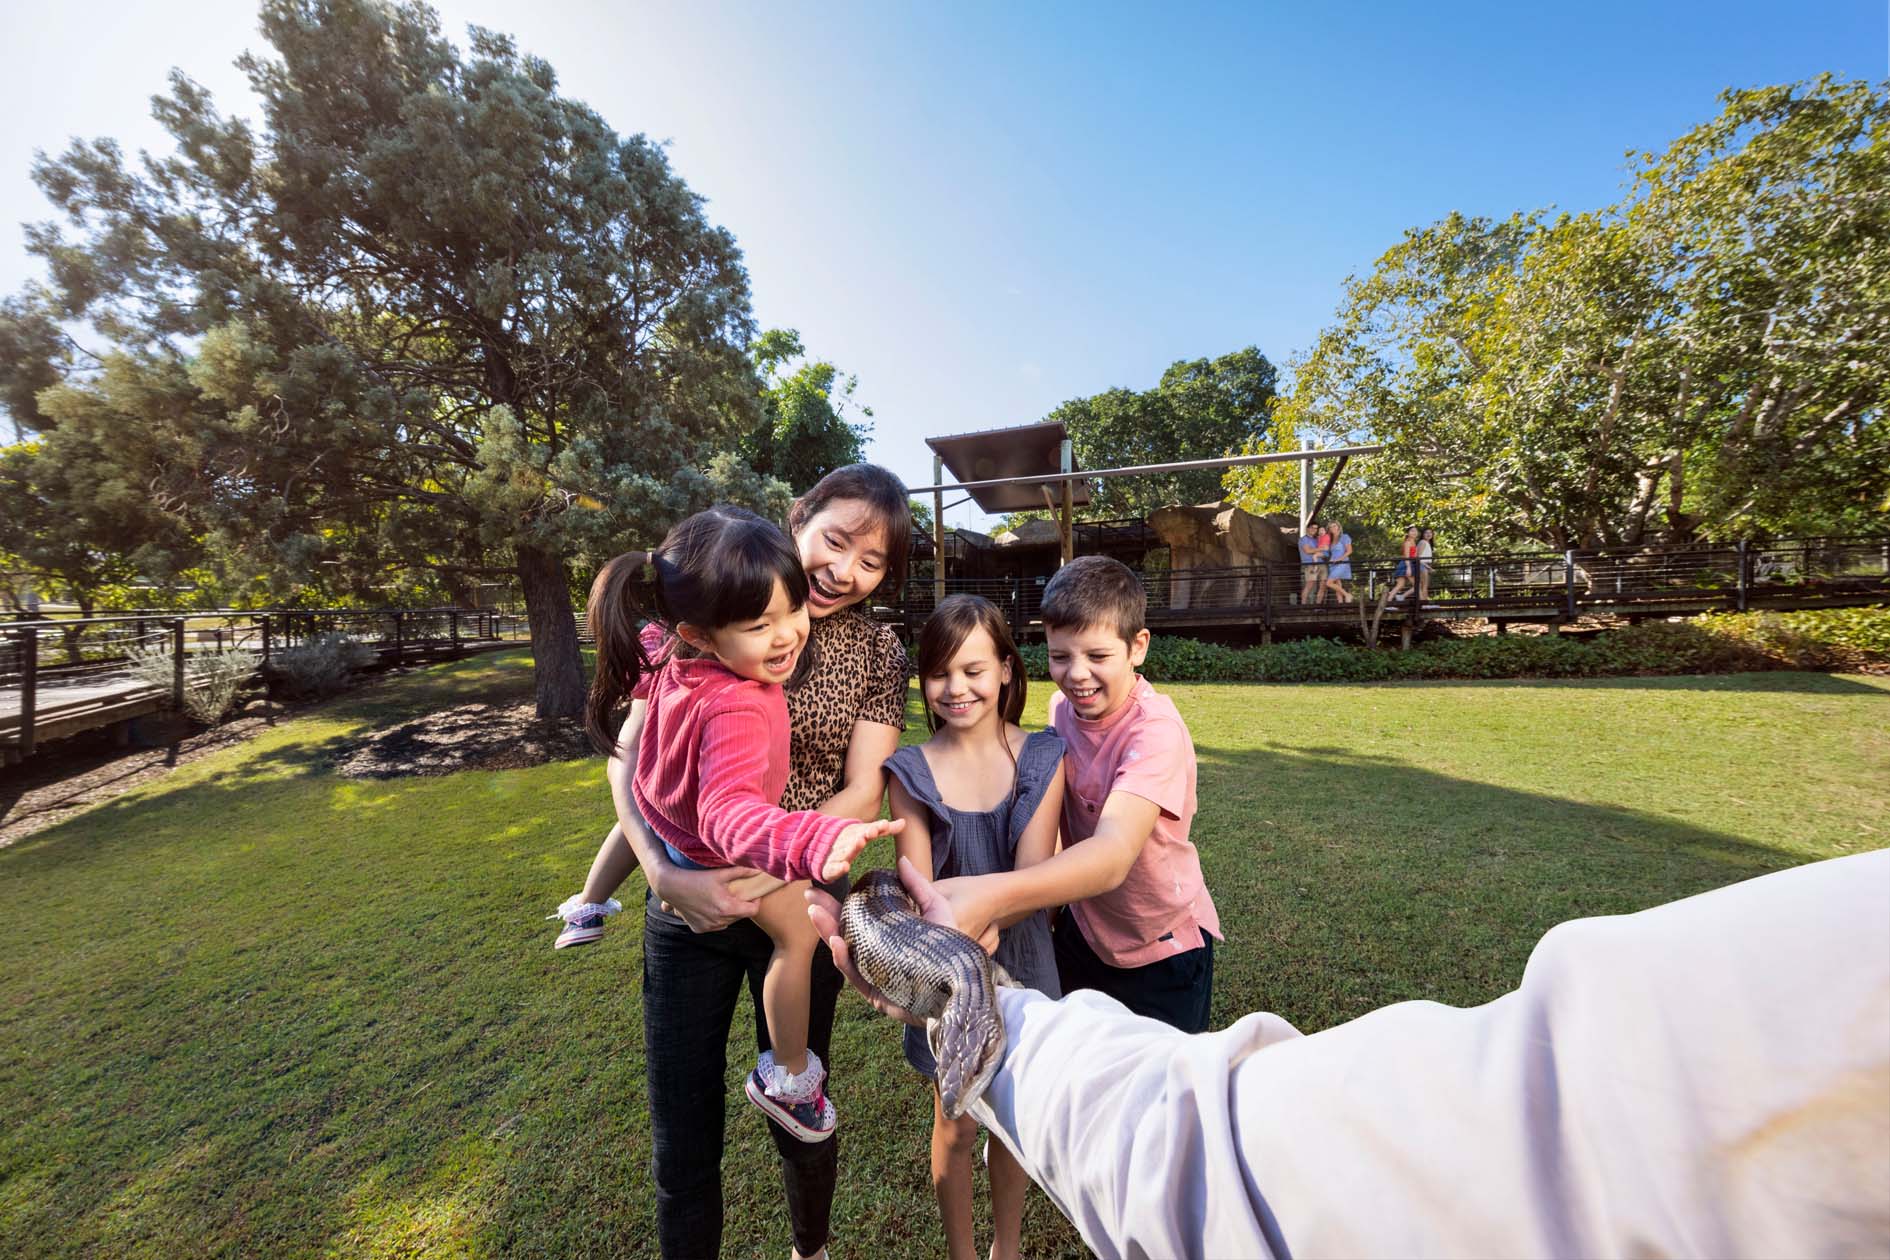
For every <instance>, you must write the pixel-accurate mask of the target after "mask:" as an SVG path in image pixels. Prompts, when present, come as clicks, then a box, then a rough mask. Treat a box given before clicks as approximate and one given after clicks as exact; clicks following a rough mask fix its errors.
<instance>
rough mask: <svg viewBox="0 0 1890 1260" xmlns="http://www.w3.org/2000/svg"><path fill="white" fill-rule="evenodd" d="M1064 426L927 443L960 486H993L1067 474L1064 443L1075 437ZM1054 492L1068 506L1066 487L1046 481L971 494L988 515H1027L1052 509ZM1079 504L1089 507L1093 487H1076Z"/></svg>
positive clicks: (1048, 425) (1025, 428)
mask: <svg viewBox="0 0 1890 1260" xmlns="http://www.w3.org/2000/svg"><path fill="white" fill-rule="evenodd" d="M1069 435H1070V434H1069V430H1068V429H1066V428H1065V427H1064V425H1063V422H1062V421H1061V420H1052V421H1048V422H1046V423H1043V424H1020V425H1017V426H1015V427H1014V428H1009V429H986V430H984V431H982V432H980V433H960V434H956V435H953V436H948V437H934V438H927V439H925V444H926V445H927V446H929V447H931V448H932V450H933V451H935V452H936V453H937V454H938V456H939V457H940V458H941V459H943V460H944V461H945V467H946V468H948V469H949V470H950V471H951V474H952V477H953V479H954V480H957V481H992V480H995V479H996V478H999V477H1030V476H1035V475H1036V474H1039V473H1047V474H1050V475H1052V476H1054V475H1055V474H1057V473H1059V472H1061V471H1062V470H1063V439H1064V438H1067V437H1068V436H1069ZM1046 486H1048V487H1049V489H1050V494H1051V498H1052V500H1054V502H1056V503H1058V504H1061V503H1062V501H1063V488H1062V485H1061V484H1060V483H1058V482H1055V481H1045V482H1041V483H1038V484H1036V485H1029V484H1022V485H1009V486H980V487H978V488H977V489H974V490H968V491H966V493H967V494H969V495H970V496H971V498H972V501H973V502H974V503H976V504H977V505H978V506H979V507H980V508H981V509H983V510H984V511H986V512H992V513H999V512H1027V511H1030V510H1031V509H1033V508H1036V509H1043V508H1047V507H1049V506H1050V505H1051V503H1050V501H1046V500H1045V499H1044V497H1043V493H1044V487H1046ZM1074 501H1075V502H1076V503H1079V504H1081V503H1088V502H1089V483H1088V482H1086V481H1079V482H1077V483H1076V493H1075V496H1074Z"/></svg>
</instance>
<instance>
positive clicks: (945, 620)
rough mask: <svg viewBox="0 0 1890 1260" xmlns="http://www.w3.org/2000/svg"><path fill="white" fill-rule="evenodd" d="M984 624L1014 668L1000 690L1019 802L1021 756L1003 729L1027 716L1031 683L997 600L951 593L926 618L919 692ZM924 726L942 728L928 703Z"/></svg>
mask: <svg viewBox="0 0 1890 1260" xmlns="http://www.w3.org/2000/svg"><path fill="white" fill-rule="evenodd" d="M980 627H983V629H984V632H985V633H986V634H988V635H990V636H991V643H992V645H993V646H994V647H996V648H997V655H998V660H999V661H1001V662H1004V663H1007V664H1009V665H1010V667H1011V680H1010V681H1009V682H1007V683H1005V684H1004V685H1003V686H1002V687H1000V688H998V717H999V719H1000V720H999V722H998V739H999V741H1000V742H1002V743H1003V745H1004V752H1005V754H1006V755H1007V756H1009V757H1010V759H1011V799H1012V801H1013V802H1015V801H1016V799H1017V754H1016V753H1015V752H1012V751H1011V737H1010V733H1009V731H1007V730H1006V729H1005V728H1006V727H1007V726H1011V725H1015V724H1016V722H1017V719H1018V718H1020V717H1022V716H1023V715H1024V692H1025V690H1026V688H1027V685H1028V684H1027V683H1026V682H1025V679H1024V655H1023V653H1021V652H1019V651H1018V650H1017V642H1016V640H1014V639H1012V638H1011V627H1010V625H1009V623H1007V622H1006V621H1005V620H1004V614H1003V613H1001V612H999V611H998V607H997V605H996V604H993V603H992V602H991V601H990V600H988V599H986V598H984V597H983V596H982V595H947V596H946V597H945V598H944V599H943V600H940V601H939V605H938V608H937V609H936V610H934V611H933V613H932V615H931V617H930V618H928V619H927V620H926V623H925V629H923V630H921V631H919V694H920V696H924V694H925V680H926V679H928V678H930V677H932V676H933V675H935V674H942V673H944V672H945V670H946V668H947V667H948V666H950V665H951V663H952V657H954V656H956V655H958V649H959V648H961V647H963V646H964V645H965V640H966V639H967V638H969V637H970V635H971V632H972V631H973V630H976V629H978V628H980ZM925 725H926V729H927V730H932V731H936V730H937V729H938V728H939V718H938V714H936V713H934V712H933V711H932V706H931V705H930V704H927V705H926V706H925Z"/></svg>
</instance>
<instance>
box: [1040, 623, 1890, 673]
mask: <svg viewBox="0 0 1890 1260" xmlns="http://www.w3.org/2000/svg"><path fill="white" fill-rule="evenodd" d="M1023 653H1024V662H1025V664H1026V666H1028V668H1029V670H1030V675H1031V677H1033V678H1047V677H1049V674H1048V672H1047V671H1048V662H1047V659H1046V654H1045V649H1044V646H1043V644H1041V643H1033V644H1028V645H1026V646H1025V647H1024V649H1023ZM1886 663H1890V608H1884V607H1878V608H1832V609H1814V610H1808V611H1804V612H1789V613H1737V614H1734V613H1715V614H1711V615H1708V616H1705V617H1695V618H1693V619H1691V620H1688V621H1678V622H1673V621H1650V622H1644V623H1642V624H1641V625H1638V626H1627V627H1624V628H1622V629H1619V630H1608V631H1604V632H1602V633H1601V634H1598V635H1596V636H1594V637H1593V638H1591V639H1586V640H1582V639H1572V638H1564V637H1562V636H1560V635H1553V634H1543V635H1522V634H1510V635H1486V636H1482V637H1479V638H1474V639H1439V640H1434V641H1431V642H1428V643H1421V644H1419V645H1418V646H1416V647H1414V648H1412V649H1411V650H1410V651H1409V652H1399V651H1386V650H1378V651H1371V650H1368V649H1365V648H1362V647H1355V646H1353V645H1351V644H1346V643H1339V642H1336V641H1334V640H1331V639H1297V640H1294V641H1292V642H1287V643H1274V644H1270V645H1268V646H1265V647H1250V648H1231V647H1223V646H1222V645H1220V644H1218V643H1203V642H1201V641H1199V640H1197V639H1181V638H1170V637H1167V636H1160V637H1157V638H1156V639H1154V640H1153V641H1152V642H1151V643H1150V644H1149V650H1148V660H1147V661H1146V662H1145V663H1144V664H1143V666H1142V672H1143V673H1144V674H1146V675H1147V676H1148V677H1149V678H1150V679H1152V680H1154V681H1156V682H1380V681H1384V680H1388V679H1400V678H1594V677H1600V676H1604V675H1610V674H1722V673H1732V672H1737V671H1745V670H1765V669H1856V668H1860V667H1865V666H1871V665H1882V664H1886Z"/></svg>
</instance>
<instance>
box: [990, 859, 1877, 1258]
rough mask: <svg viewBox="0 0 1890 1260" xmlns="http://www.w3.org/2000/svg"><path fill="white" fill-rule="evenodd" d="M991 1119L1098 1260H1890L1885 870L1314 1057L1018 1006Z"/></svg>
mask: <svg viewBox="0 0 1890 1260" xmlns="http://www.w3.org/2000/svg"><path fill="white" fill-rule="evenodd" d="M1000 1001H1001V1003H1002V1007H1003V1012H1004V1017H1005V1023H1006V1026H1007V1028H1008V1031H1009V1049H1008V1051H1007V1056H1006V1059H1005V1063H1004V1066H1003V1068H1002V1069H1001V1070H1000V1071H999V1073H998V1075H997V1077H996V1078H995V1079H994V1080H993V1082H992V1084H991V1086H990V1089H989V1090H988V1092H987V1093H986V1095H985V1097H984V1098H983V1099H982V1100H980V1101H979V1102H978V1103H977V1104H975V1106H974V1112H975V1113H976V1114H977V1116H978V1119H979V1120H980V1121H982V1122H983V1123H985V1124H986V1125H987V1126H988V1127H990V1128H991V1130H992V1131H993V1132H994V1133H996V1134H997V1135H998V1136H999V1137H1000V1138H1001V1139H1002V1140H1003V1141H1004V1143H1005V1144H1006V1145H1007V1146H1008V1147H1010V1149H1011V1150H1012V1151H1013V1152H1014V1153H1016V1154H1017V1156H1018V1158H1019V1160H1020V1162H1021V1163H1022V1164H1023V1166H1024V1168H1025V1169H1027V1170H1028V1171H1029V1173H1030V1175H1031V1177H1032V1179H1033V1180H1035V1181H1036V1182H1037V1184H1038V1185H1040V1186H1042V1187H1043V1188H1044V1190H1045V1192H1046V1193H1048V1194H1049V1196H1050V1197H1051V1198H1052V1199H1053V1200H1054V1201H1055V1202H1056V1204H1057V1206H1058V1207H1059V1208H1061V1209H1062V1210H1063V1211H1064V1213H1065V1214H1066V1215H1067V1216H1068V1217H1069V1218H1070V1220H1071V1221H1073V1222H1074V1223H1075V1224H1076V1226H1077V1228H1078V1229H1079V1230H1080V1231H1081V1233H1082V1235H1083V1239H1084V1241H1085V1242H1087V1243H1088V1244H1089V1246H1090V1247H1091V1248H1092V1249H1094V1250H1095V1252H1096V1254H1097V1255H1098V1256H1101V1257H1104V1258H1105V1260H1108V1258H1110V1257H1117V1256H1123V1257H1135V1256H1150V1257H1169V1256H1174V1257H1181V1256H1200V1257H1233V1256H1271V1255H1279V1256H1284V1255H1287V1254H1297V1255H1302V1256H1314V1255H1401V1256H1423V1255H1450V1256H1537V1255H1583V1256H1588V1255H1623V1254H1640V1255H1656V1254H1664V1255H1694V1256H1702V1255H1704V1256H1740V1255H1827V1256H1830V1255H1882V1254H1886V1253H1890V851H1885V852H1879V853H1872V854H1866V855H1862V856H1859V857H1851V858H1841V859H1837V860H1834V861H1828V862H1819V863H1814V864H1812V865H1810V866H1804V867H1800V868H1797V869H1795V870H1790V871H1784V872H1781V873H1778V874H1775V875H1768V876H1766V877H1764V878H1761V879H1755V880H1750V881H1748V882H1746V883H1743V884H1737V885H1734V886H1732V887H1730V888H1724V889H1720V890H1719V891H1717V892H1712V893H1707V894H1705V895H1703V896H1699V897H1694V898H1690V899H1688V900H1685V901H1680V902H1675V903H1673V904H1671V905H1666V906H1661V907H1657V908H1655V909H1653V910H1648V911H1645V912H1643V913H1641V914H1636V915H1627V916H1621V917H1616V918H1603V919H1585V920H1578V921H1576V922H1573V923H1566V924H1563V925H1561V926H1559V927H1557V928H1555V929H1554V930H1552V931H1551V932H1549V933H1548V935H1546V936H1545V937H1544V938H1543V939H1542V941H1541V942H1540V944H1538V946H1537V947H1536V950H1535V952H1534V954H1533V955H1532V956H1531V958H1530V961H1529V965H1528V967H1527V969H1526V970H1525V972H1524V975H1523V980H1522V983H1521V985H1520V986H1519V987H1518V988H1517V989H1516V990H1515V991H1514V992H1512V993H1508V994H1505V995H1504V996H1503V997H1501V998H1498V999H1497V1000H1496V1001H1494V1002H1491V1003H1489V1004H1487V1005H1484V1006H1480V1007H1475V1008H1472V1009H1468V1010H1463V1009H1458V1008H1454V1007H1447V1006H1441V1005H1438V1004H1435V1003H1430V1002H1406V1003H1401V1004H1399V1005H1396V1006H1390V1007H1386V1008H1384V1009H1382V1010H1378V1011H1374V1012H1372V1013H1371V1014H1369V1015H1365V1016H1363V1017H1361V1018H1359V1019H1356V1020H1353V1021H1352V1022H1350V1023H1348V1024H1343V1025H1340V1026H1338V1027H1336V1028H1332V1029H1328V1030H1326V1031H1324V1032H1320V1033H1316V1034H1314V1035H1312V1036H1306V1037H1302V1036H1300V1035H1299V1034H1298V1033H1297V1032H1296V1031H1294V1029H1293V1028H1292V1027H1291V1026H1290V1025H1288V1024H1287V1023H1286V1022H1285V1021H1284V1020H1281V1019H1279V1018H1278V1017H1277V1016H1273V1015H1268V1014H1255V1015H1249V1016H1247V1017H1246V1018H1244V1019H1242V1020H1240V1021H1239V1022H1238V1023H1236V1024H1234V1025H1233V1026H1232V1027H1230V1028H1228V1029H1226V1030H1224V1031H1222V1032H1218V1033H1207V1034H1202V1035H1200V1036H1195V1037H1189V1036H1186V1035H1184V1034H1182V1033H1179V1032H1176V1031H1175V1030H1174V1029H1172V1028H1169V1027H1168V1026H1166V1025H1164V1024H1160V1023H1157V1022H1155V1021H1153V1020H1148V1019H1143V1018H1140V1017H1138V1016H1135V1015H1132V1014H1130V1013H1129V1012H1128V1011H1127V1010H1125V1009H1124V1008H1123V1007H1121V1006H1120V1005H1118V1004H1117V1003H1115V1002H1114V1001H1112V1000H1111V999H1109V998H1106V997H1103V996H1101V995H1100V994H1096V993H1091V992H1079V993H1076V994H1074V995H1072V996H1071V997H1069V998H1067V999H1065V1000H1064V1001H1062V1002H1052V1001H1051V1000H1049V999H1048V998H1046V997H1044V996H1043V995H1042V994H1039V993H1036V992H1034V991H1024V990H1014V989H1006V990H1004V991H1003V992H1002V994H1001V996H1000Z"/></svg>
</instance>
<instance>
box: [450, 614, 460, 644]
mask: <svg viewBox="0 0 1890 1260" xmlns="http://www.w3.org/2000/svg"><path fill="white" fill-rule="evenodd" d="M450 616H451V618H452V636H453V650H454V651H455V652H457V651H459V614H458V613H457V612H454V613H452V614H450Z"/></svg>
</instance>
